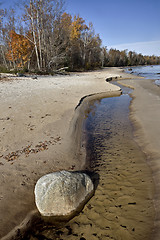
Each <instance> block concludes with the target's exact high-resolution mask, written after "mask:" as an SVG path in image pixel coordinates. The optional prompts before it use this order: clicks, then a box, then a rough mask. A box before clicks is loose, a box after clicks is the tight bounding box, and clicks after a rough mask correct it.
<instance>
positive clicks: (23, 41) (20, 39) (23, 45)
mask: <svg viewBox="0 0 160 240" xmlns="http://www.w3.org/2000/svg"><path fill="white" fill-rule="evenodd" d="M9 36H10V41H9V43H8V44H9V51H8V53H7V59H8V60H10V61H11V62H13V61H14V63H15V65H16V68H22V67H24V66H25V65H26V63H27V62H29V61H30V55H31V53H32V50H33V47H34V45H33V44H32V43H31V42H30V41H29V40H28V39H27V38H26V37H24V36H23V35H20V34H17V33H16V32H15V31H13V30H11V31H10V33H9Z"/></svg>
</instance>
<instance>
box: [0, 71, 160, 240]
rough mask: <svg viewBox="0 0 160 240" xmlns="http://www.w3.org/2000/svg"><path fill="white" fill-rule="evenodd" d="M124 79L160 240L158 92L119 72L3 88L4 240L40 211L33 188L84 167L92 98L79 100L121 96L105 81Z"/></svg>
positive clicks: (0, 196)
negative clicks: (149, 174) (53, 174)
mask: <svg viewBox="0 0 160 240" xmlns="http://www.w3.org/2000/svg"><path fill="white" fill-rule="evenodd" d="M120 76H121V78H123V79H125V80H121V81H120V82H121V83H123V84H126V85H129V86H131V87H133V88H134V91H133V93H132V96H133V101H132V104H131V114H130V117H131V119H132V121H133V122H134V125H135V128H134V135H135V140H136V142H137V143H138V144H139V146H140V147H141V148H142V150H143V151H144V153H145V154H146V156H147V163H146V164H148V165H149V166H150V167H151V169H152V175H153V177H154V181H155V186H156V196H155V198H154V204H155V209H156V213H157V216H156V219H155V231H154V236H153V238H152V239H159V237H160V235H159V234H160V233H159V232H160V231H159V230H158V229H159V227H160V221H159V218H158V216H160V213H159V209H160V208H159V201H160V195H159V190H158V187H159V183H160V173H159V169H160V167H159V160H160V151H159V149H160V139H159V135H160V134H159V131H160V130H159V119H160V111H159V109H160V108H159V105H160V101H159V96H160V89H159V88H158V87H157V86H155V85H154V84H153V83H152V82H151V81H149V80H144V79H143V78H139V77H135V76H132V75H129V74H125V73H124V72H123V71H122V69H118V68H108V69H104V70H101V71H94V72H88V73H77V74H71V75H70V76H54V77H38V79H34V80H33V79H31V78H18V79H17V80H16V79H14V78H12V80H11V81H1V82H0V101H1V105H0V113H1V115H0V131H1V136H0V171H1V175H0V182H1V186H0V213H1V214H0V237H2V236H5V235H6V234H8V233H9V232H10V231H11V230H13V229H14V228H15V227H16V226H17V225H19V224H20V223H21V222H22V221H23V219H24V218H25V217H26V216H27V214H28V213H29V212H30V213H31V212H32V211H34V210H36V208H35V203H34V185H35V183H36V181H37V180H38V179H39V178H40V177H41V176H42V175H44V174H46V173H49V172H53V171H57V170H62V169H66V170H80V169H83V168H84V167H85V154H84V152H85V151H84V148H83V141H82V139H81V138H82V136H81V131H80V130H81V127H82V121H83V112H84V109H85V108H87V99H88V97H87V98H85V99H84V100H83V103H84V104H83V108H82V107H81V105H79V103H81V101H80V100H81V99H82V98H84V97H85V96H90V98H95V96H99V97H100V96H116V95H119V94H120V89H119V88H118V87H116V86H114V85H112V84H110V83H108V82H106V81H105V80H106V78H110V77H120ZM76 106H78V107H77V108H76ZM79 106H80V107H79ZM75 108H76V110H75ZM95 218H96V216H95ZM82 221H83V219H82ZM12 232H13V231H12ZM5 239H7V238H5Z"/></svg>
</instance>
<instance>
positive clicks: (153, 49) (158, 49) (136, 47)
mask: <svg viewBox="0 0 160 240" xmlns="http://www.w3.org/2000/svg"><path fill="white" fill-rule="evenodd" d="M107 48H108V49H110V48H116V49H118V50H125V49H128V50H129V51H135V52H137V53H142V54H143V55H156V56H160V41H151V42H136V43H126V44H119V45H113V46H108V47H107Z"/></svg>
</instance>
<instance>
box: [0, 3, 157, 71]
mask: <svg viewBox="0 0 160 240" xmlns="http://www.w3.org/2000/svg"><path fill="white" fill-rule="evenodd" d="M19 2H20V1H19ZM21 8H22V9H23V10H24V11H22V12H23V13H22V15H21V16H19V18H17V15H16V12H15V9H11V10H5V9H0V65H3V66H5V67H6V68H8V69H15V70H17V69H23V68H26V69H28V70H29V71H30V70H32V71H35V70H36V71H43V72H54V71H56V70H57V69H59V68H63V67H65V69H66V68H68V69H69V70H71V71H73V70H78V71H79V70H84V69H87V70H88V69H94V68H97V67H101V66H102V67H105V66H126V65H144V64H159V63H160V58H158V57H156V56H143V55H142V54H137V53H135V52H131V51H130V52H128V51H127V50H124V51H119V50H116V49H110V50H108V49H107V47H102V41H101V38H100V36H99V34H96V33H95V31H94V27H93V24H92V23H89V24H86V22H85V20H84V19H83V18H82V17H80V16H79V15H74V16H72V15H71V14H69V13H66V12H64V5H63V0H45V1H44V0H27V1H22V5H21Z"/></svg>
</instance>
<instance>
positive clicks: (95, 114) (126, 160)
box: [26, 95, 154, 240]
mask: <svg viewBox="0 0 160 240" xmlns="http://www.w3.org/2000/svg"><path fill="white" fill-rule="evenodd" d="M130 101H131V98H130V97H129V96H128V95H122V96H120V97H112V98H104V99H101V100H97V101H93V102H91V104H90V109H89V111H88V112H87V113H86V114H87V119H86V120H85V124H84V125H85V127H84V133H85V135H86V140H87V141H86V148H87V161H88V162H90V166H89V170H92V171H93V175H94V173H95V175H94V178H95V179H96V177H97V176H98V177H97V178H98V179H97V181H98V186H97V189H96V191H95V195H94V196H93V198H92V199H91V200H90V201H89V202H88V203H87V204H86V206H85V207H84V209H83V211H82V212H81V213H80V214H79V215H78V216H76V217H75V218H74V219H72V220H71V221H70V222H68V223H67V224H66V225H65V226H63V227H61V228H57V229H56V228H53V227H50V228H48V227H47V226H41V228H39V229H37V230H35V231H34V233H32V234H31V235H32V236H31V235H30V237H29V238H28V239H32V240H35V239H71V240H74V239H75V240H77V239H78V240H85V239H86V240H94V239H97V240H98V239H99V240H105V239H115V240H120V239H122V240H125V239H126V240H130V239H136V240H143V239H145V240H147V239H148V240H149V239H152V238H151V234H152V227H153V219H154V209H153V204H152V198H153V188H154V187H153V182H152V177H151V172H150V169H149V168H148V166H147V165H146V162H145V161H146V157H145V155H144V154H143V153H142V152H141V151H140V149H139V148H138V146H137V145H136V144H135V142H134V141H133V136H132V126H131V124H130V121H129V105H130ZM26 239H27V238H26Z"/></svg>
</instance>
